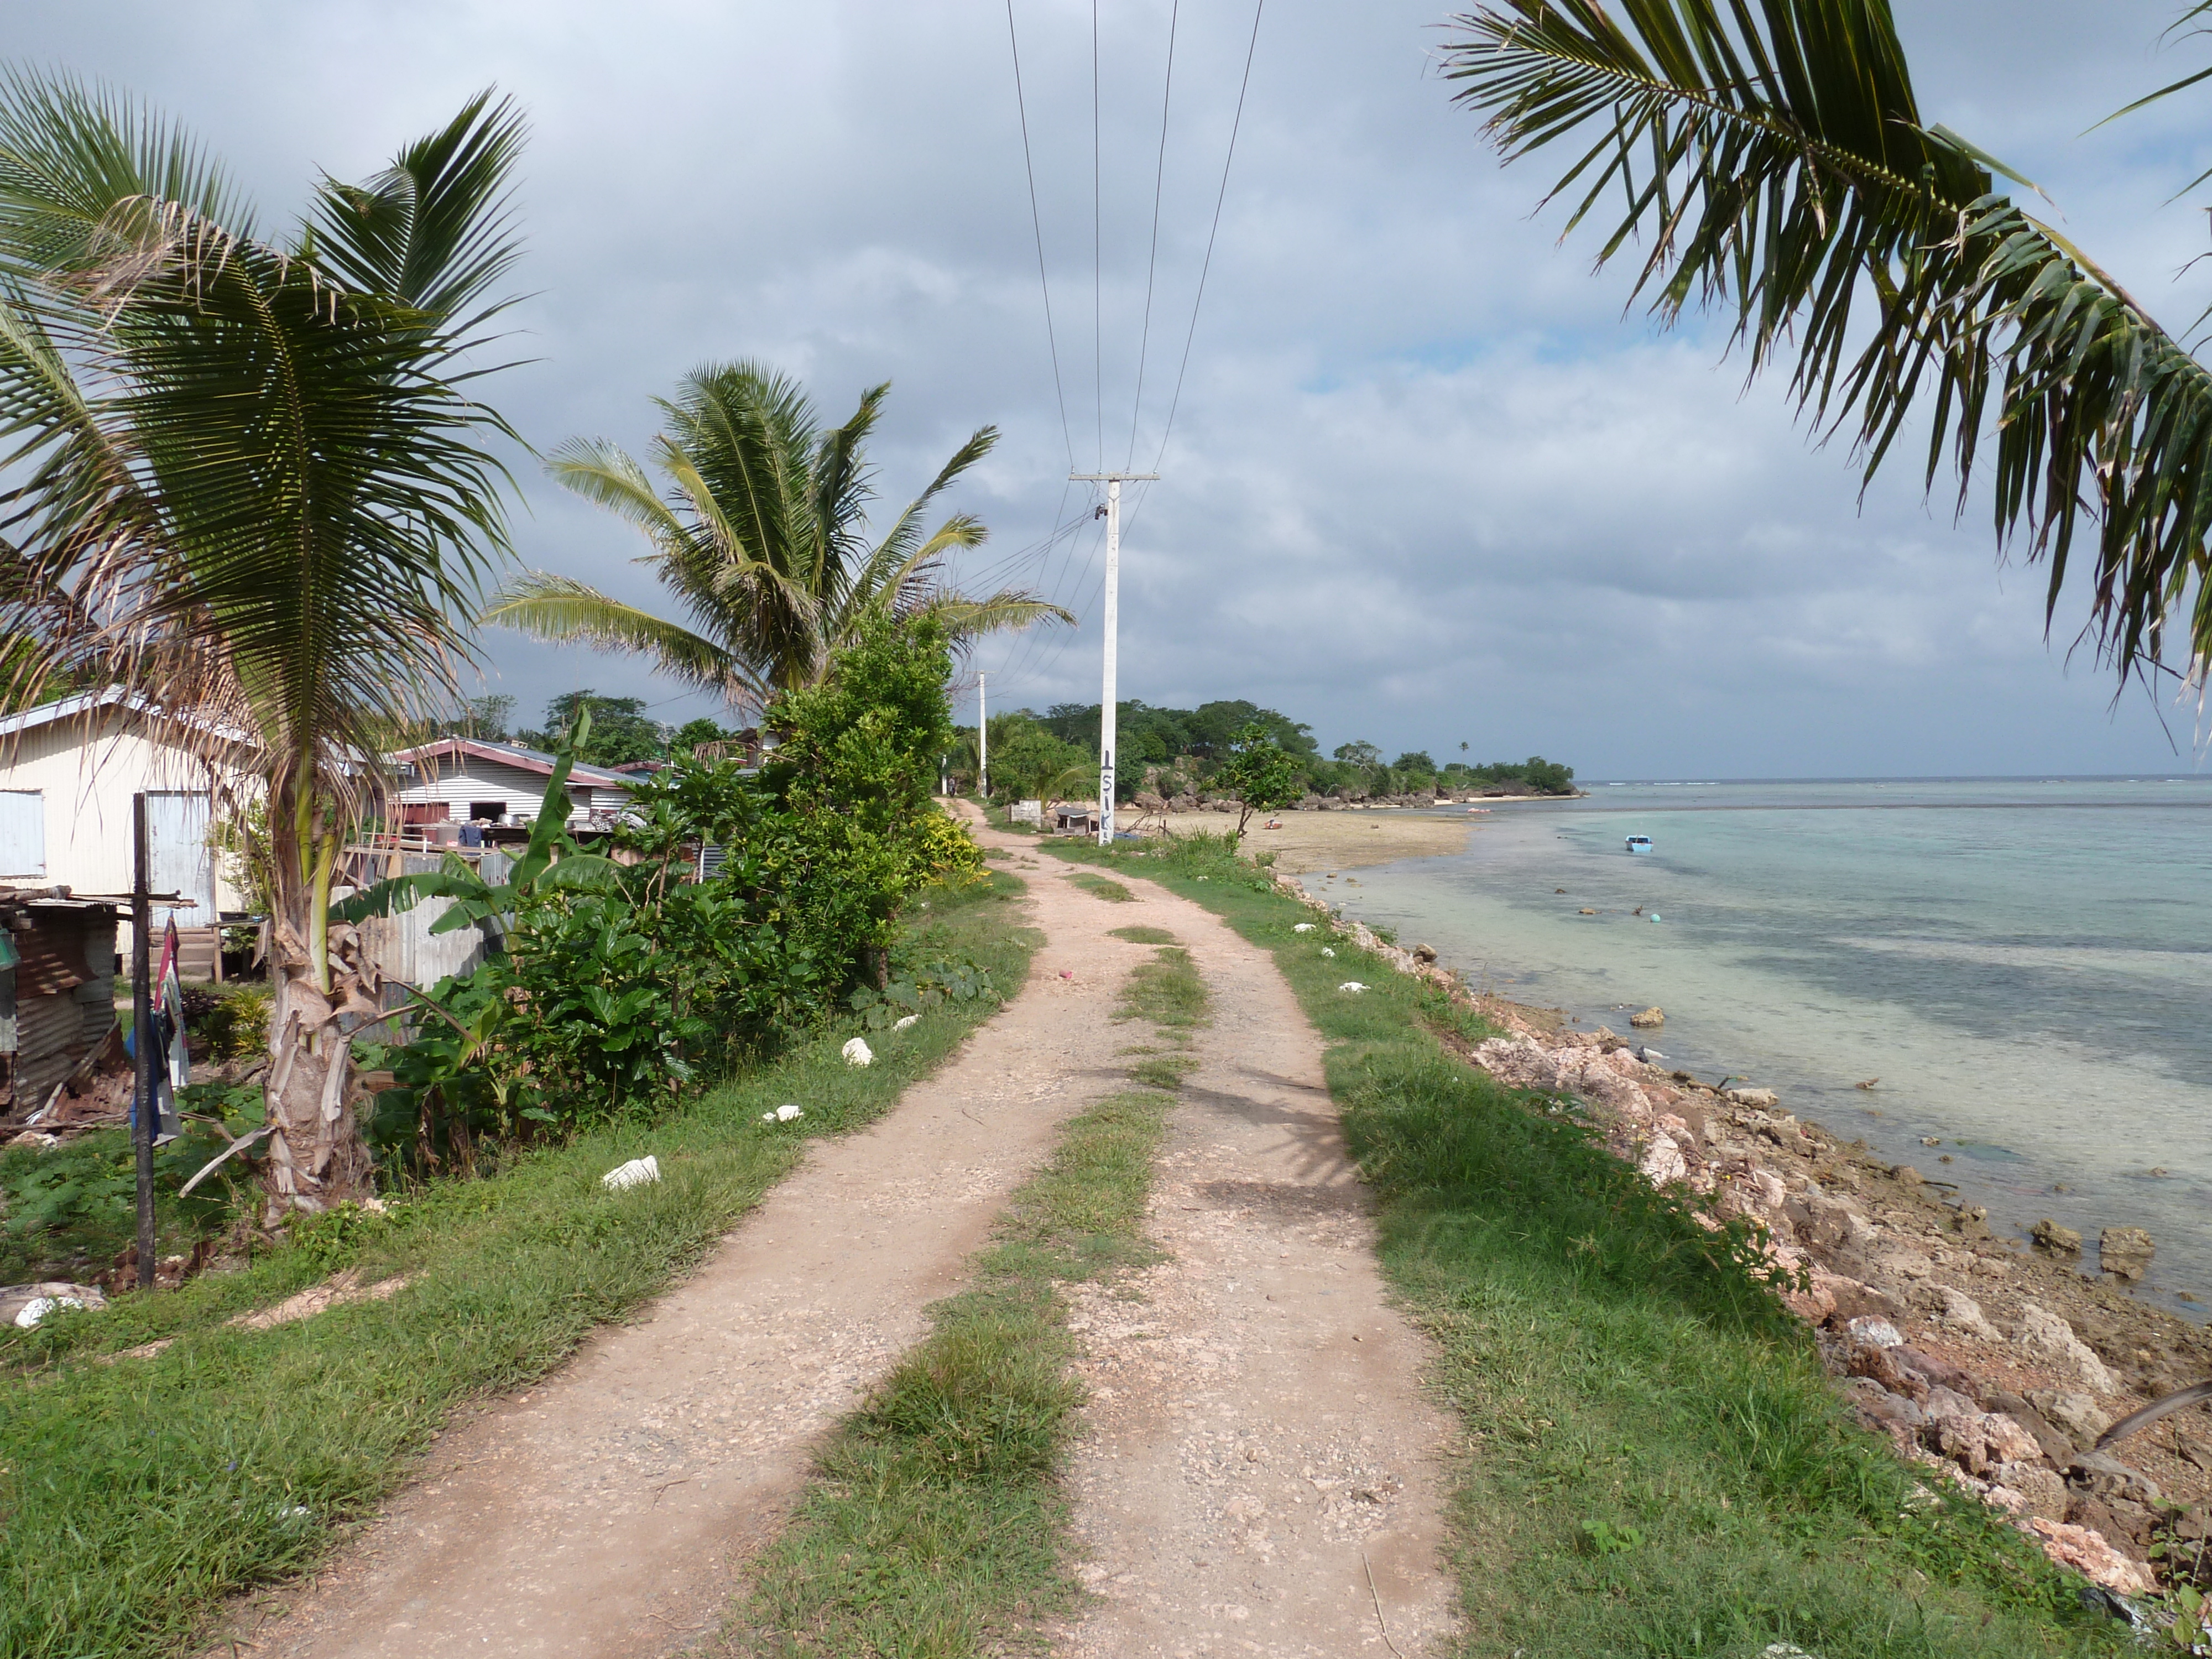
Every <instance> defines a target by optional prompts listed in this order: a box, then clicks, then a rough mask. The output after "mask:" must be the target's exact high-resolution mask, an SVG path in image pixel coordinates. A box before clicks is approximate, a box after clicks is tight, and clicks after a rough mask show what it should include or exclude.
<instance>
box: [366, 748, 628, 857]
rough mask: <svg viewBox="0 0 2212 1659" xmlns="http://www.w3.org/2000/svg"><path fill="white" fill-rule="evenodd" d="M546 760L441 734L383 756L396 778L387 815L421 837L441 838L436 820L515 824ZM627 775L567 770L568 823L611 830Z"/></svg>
mask: <svg viewBox="0 0 2212 1659" xmlns="http://www.w3.org/2000/svg"><path fill="white" fill-rule="evenodd" d="M554 758H555V757H553V756H551V755H549V754H547V753H546V752H545V751H544V750H542V749H526V748H524V747H523V746H522V745H521V744H513V743H493V742H491V741H490V740H489V739H488V738H462V737H449V738H437V739H436V740H435V741H434V742H430V743H424V744H416V746H415V747H413V748H411V749H401V750H395V751H393V752H392V754H390V755H388V756H386V760H388V761H389V762H390V763H391V764H392V769H393V771H394V772H395V773H396V774H397V775H398V782H399V789H398V793H396V794H395V795H394V796H393V797H392V812H393V816H394V817H396V818H397V819H398V821H399V822H400V823H403V824H404V825H406V826H408V827H410V828H412V829H418V830H420V831H421V832H422V833H423V834H424V835H426V836H428V838H430V839H433V840H436V839H442V837H441V836H438V835H437V834H436V833H435V831H436V827H437V826H438V825H440V824H446V823H451V824H456V825H459V824H467V823H475V824H477V825H479V826H483V825H491V824H523V823H532V822H534V821H535V820H536V818H537V817H538V806H539V805H540V804H541V803H542V802H543V801H544V798H545V786H546V784H547V782H548V781H550V779H551V777H552V775H553V766H554ZM636 786H637V778H636V777H635V775H630V774H625V773H622V772H616V771H611V770H609V769H606V768H605V767H599V766H586V765H584V764H583V763H581V762H578V763H575V764H574V765H573V766H571V767H570V768H569V770H568V827H569V828H570V829H611V828H612V827H613V825H614V821H615V818H616V817H617V814H619V813H620V812H621V811H622V810H623V807H625V806H627V805H629V794H630V791H631V790H632V789H634V788H635V787H636Z"/></svg>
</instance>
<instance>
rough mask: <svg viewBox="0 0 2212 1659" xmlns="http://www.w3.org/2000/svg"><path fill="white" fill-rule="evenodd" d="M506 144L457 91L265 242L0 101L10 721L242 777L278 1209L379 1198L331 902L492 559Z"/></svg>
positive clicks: (362, 1008) (87, 112)
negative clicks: (358, 1105)
mask: <svg viewBox="0 0 2212 1659" xmlns="http://www.w3.org/2000/svg"><path fill="white" fill-rule="evenodd" d="M522 137H523V124H522V121H521V118H520V115H519V114H518V113H517V112H515V111H514V110H513V108H512V107H511V106H509V105H508V104H506V103H503V102H495V100H494V99H493V98H492V96H491V94H489V93H487V94H483V95H480V96H478V97H477V98H474V99H472V100H470V102H469V103H468V104H467V105H466V106H465V107H464V108H463V109H462V111H461V112H460V113H459V115H457V116H456V117H455V118H453V121H452V122H451V123H449V124H448V125H447V126H445V127H444V128H442V129H441V130H440V131H437V132H435V133H433V134H431V135H430V136H429V137H426V138H423V139H422V140H421V141H419V142H418V143H414V144H411V145H410V146H408V147H407V148H406V149H404V150H402V151H401V152H400V154H399V155H398V159H397V160H395V161H393V163H392V166H391V167H390V168H389V169H388V170H386V172H384V173H380V175H378V176H377V177H376V178H374V179H371V180H370V181H369V182H368V183H367V184H366V185H359V186H356V185H345V184H342V183H340V182H338V181H337V180H335V179H330V178H328V177H325V178H324V179H320V180H319V182H318V183H317V184H316V185H315V186H314V191H313V209H312V212H311V215H310V217H309V219H308V221H307V223H306V224H304V225H303V226H301V228H300V229H299V230H298V231H297V232H296V233H295V234H292V235H291V236H289V238H287V239H286V240H283V241H278V240H268V239H265V238H264V237H262V236H261V235H259V234H258V233H257V232H256V230H255V228H254V224H253V220H252V215H251V213H250V212H249V210H247V208H246V204H244V203H243V202H241V201H240V199H239V198H238V197H236V196H235V195H234V192H233V191H232V190H231V188H230V186H229V185H228V183H227V182H226V181H225V180H224V179H223V176H222V173H221V171H220V170H219V169H218V168H217V167H216V166H215V165H214V164H213V163H211V162H210V161H208V160H207V158H206V157H205V156H204V155H203V153H202V152H201V151H200V150H199V149H198V148H197V146H196V145H195V144H194V143H192V142H191V139H190V138H189V137H186V136H185V134H184V133H182V132H181V131H179V130H178V129H176V128H175V127H173V126H172V125H169V124H168V123H167V122H166V121H164V120H163V119H162V118H160V117H159V116H157V115H155V114H154V113H153V112H149V111H148V110H146V109H143V108H142V107H140V106H137V105H134V104H132V103H131V102H129V101H127V100H124V99H122V98H120V97H118V96H117V95H115V94H110V93H107V92H105V91H94V90H92V89H88V88H85V87H84V86H82V85H81V84H79V83H77V82H74V81H71V80H69V79H67V78H64V77H60V76H37V75H31V74H27V73H21V72H18V73H15V74H11V75H7V76H0V477H6V478H7V479H9V482H10V483H11V485H12V488H10V489H9V490H8V492H7V495H6V496H5V500H4V511H5V513H6V520H5V524H4V526H0V536H4V538H5V539H4V540H0V638H7V639H10V640H13V641H31V642H32V646H31V648H30V649H29V651H28V652H27V653H26V654H25V655H23V656H22V657H21V658H19V659H18V660H16V661H15V663H14V664H13V665H12V666H13V668H14V670H15V690H16V692H17V694H18V695H20V696H37V695H38V691H39V687H40V684H42V683H44V684H52V683H54V682H55V681H56V680H57V679H58V678H64V677H66V678H70V679H74V681H75V682H76V683H78V684H120V685H122V686H124V687H125V688H127V689H128V690H130V691H131V692H132V693H133V694H135V695H134V696H133V698H132V700H131V707H133V708H136V709H137V710H139V711H140V718H141V719H142V720H143V723H144V724H145V725H146V726H148V727H149V728H150V729H158V730H160V731H161V732H162V733H164V734H165V735H167V737H169V738H172V739H173V740H174V741H176V742H178V743H180V744H184V745H185V746H186V747H187V748H192V749H196V750H199V751H200V752H203V753H205V754H209V755H210V757H212V755H213V754H214V753H216V752H217V751H220V752H222V753H223V754H224V755H225V756H227V757H232V758H235V757H238V756H240V755H243V756H245V757H247V763H248V766H249V768H250V770H251V772H252V779H251V781H250V782H249V783H248V785H247V786H246V788H245V790H244V793H246V794H247V795H250V796H251V797H252V804H258V805H260V806H261V807H262V808H263V809H264V811H263V812H261V813H252V814H241V815H240V816H241V817H248V818H252V819H258V820H262V821H265V823H266V826H267V828H266V832H265V836H258V837H256V841H255V844H254V845H253V846H252V848H251V849H250V853H251V855H252V857H253V858H254V860H255V861H256V862H257V863H258V865H259V866H261V868H262V871H263V872H264V875H265V881H266V890H267V891H268V893H269V896H270V906H271V912H272V914H271V922H272V927H271V938H270V961H271V967H272V977H273V978H274V979H275V981H276V994H275V998H274V1007H273V1011H272V1017H271V1019H270V1040H269V1069H268V1074H267V1077H266V1079H265V1093H266V1101H267V1115H266V1119H265V1122H264V1127H263V1130H262V1133H264V1134H265V1136H266V1139H267V1145H266V1147H265V1149H264V1151H265V1153H266V1158H265V1163H264V1169H265V1171H266V1184H267V1187H268V1190H269V1194H270V1207H271V1210H272V1212H282V1211H284V1210H287V1209H294V1208H296V1209H302V1210H315V1209H319V1208H321V1207H324V1206H326V1205H328V1204H330V1203H331V1202H334V1201H337V1200H343V1199H347V1198H353V1197H359V1196H362V1195H365V1194H367V1193H368V1191H369V1190H370V1187H369V1179H370V1173H371V1171H370V1165H369V1159H368V1155H367V1152H366V1150H365V1148H364V1147H363V1146H362V1139H361V1136H360V1134H359V1133H358V1131H357V1129H356V1125H355V1123H354V1121H353V1117H352V1113H351V1102H350V1100H349V1097H348V1079H349V1066H350V1059H351V1051H350V1037H349V1031H350V1030H351V1029H353V1028H354V1027H356V1025H357V1024H359V1022H360V1020H361V1019H362V1018H367V1017H371V1016H374V1014H375V1013H376V1012H378V1009H377V1006H376V1001H375V997H374V992H375V989H376V986H375V983H374V970H373V969H365V968H364V966H363V965H362V963H360V961H359V959H358V957H357V954H356V953H355V952H353V951H352V950H351V948H350V944H349V939H348V938H347V936H346V935H345V933H343V930H341V931H340V932H339V933H337V935H336V936H334V935H333V933H332V930H331V923H330V921H329V914H330V890H331V882H332V879H333V877H334V874H335V872H336V868H337V861H338V857H339V854H340V851H341V848H342V847H343V842H344V840H345V838H346V836H347V835H348V834H349V830H350V829H351V828H352V826H353V825H354V824H355V823H356V822H357V820H358V818H359V817H360V816H361V815H362V812H363V811H364V810H365V809H367V808H368V807H369V806H371V805H373V804H374V799H375V797H376V795H377V793H378V792H379V787H380V776H379V763H378V760H377V754H378V750H377V743H376V738H377V735H378V733H379V732H383V731H387V730H390V729H392V727H393V726H403V725H404V724H406V723H408V722H410V721H412V720H416V719H418V718H420V717H421V716H422V715H423V714H426V713H428V712H430V711H432V710H433V709H435V708H437V707H440V706H443V705H445V704H446V703H447V700H448V699H449V698H450V697H451V696H453V694H454V691H455V689H456V688H455V685H454V678H453V670H454V667H455V665H456V664H457V662H458V661H459V660H460V659H461V658H462V655H463V653H464V650H465V643H464V639H463V636H462V635H461V634H459V632H458V631H457V627H458V626H459V623H465V619H466V618H467V617H469V616H470V615H471V613H472V611H473V610H474V608H475V606H476V605H477V596H478V592H479V586H478V581H477V578H478V576H479V575H480V574H481V572H482V570H483V567H484V565H485V562H486V561H487V559H488V558H489V557H490V556H496V555H497V554H499V553H501V551H503V550H504V549H505V546H506V532H505V529H504V525H503V518H502V513H503V509H502V504H501V502H502V491H503V489H504V488H505V487H506V479H505V475H504V473H503V471H502V470H501V467H500V465H498V463H497V462H496V461H495V460H494V459H492V458H491V457H490V456H489V454H488V453H486V451H485V450H484V448H483V447H482V446H483V441H484V440H485V438H486V437H487V436H488V435H489V434H491V433H495V432H496V433H505V432H507V428H506V426H505V423H504V422H501V420H500V419H499V417H498V416H496V415H495V414H494V413H493V412H492V411H491V410H489V409H488V408H487V407H485V406H484V404H483V403H482V402H481V401H480V400H479V398H478V395H477V387H476V386H474V385H473V384H472V382H473V381H474V380H477V378H479V377H480V376H481V375H482V374H483V373H484V372H485V368H484V366H483V364H481V363H480V362H476V361H474V360H472V359H471V358H470V357H468V356H467V355H466V354H468V353H469V352H470V351H471V348H474V347H477V346H480V345H481V344H482V343H483V342H484V341H485V340H486V339H487V338H488V334H487V324H488V322H489V319H490V318H491V317H492V316H493V315H494V314H495V313H496V312H497V311H498V309H499V308H500V303H501V302H499V301H495V300H492V299H490V298H488V297H487V296H488V294H489V290H490V289H492V288H493V287H494V286H495V284H496V283H498V282H499V280H500V278H501V276H503V275H504V274H505V273H506V271H507V269H508V267H509V265H510V264H512V262H513V258H514V257H515V244H514V242H513V238H512V236H511V234H510V226H509V217H508V211H507V189H508V180H509V178H510V176H511V173H512V170H513V165H514V161H515V159H516V156H517V155H518V153H519V150H520V145H521V143H522ZM457 619H458V621H457ZM218 787H223V786H221V785H220V784H219V785H218ZM249 804H250V803H248V802H246V801H240V800H234V801H230V802H228V803H225V805H227V806H228V807H230V808H232V809H237V808H241V807H244V806H246V805H249Z"/></svg>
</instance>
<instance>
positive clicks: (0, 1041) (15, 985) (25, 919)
mask: <svg viewBox="0 0 2212 1659" xmlns="http://www.w3.org/2000/svg"><path fill="white" fill-rule="evenodd" d="M117 914H118V907H117V906H116V905H114V904H112V903H109V902H103V901H100V900H97V899H77V898H70V897H69V896H67V890H66V889H61V890H43V891H42V890H23V889H21V888H0V1118H5V1117H9V1116H15V1115H20V1114H22V1113H25V1112H30V1111H35V1110H36V1109H38V1108H39V1107H40V1106H43V1105H45V1104H46V1102H47V1101H48V1100H49V1099H51V1098H52V1097H53V1095H54V1094H55V1093H56V1092H57V1091H59V1089H60V1088H61V1086H62V1085H64V1083H66V1082H67V1081H68V1080H69V1079H70V1078H71V1077H72V1076H74V1075H76V1073H78V1072H79V1070H80V1069H81V1068H85V1067H88V1066H91V1065H92V1064H94V1063H95V1062H96V1060H97V1057H98V1054H99V1051H100V1048H101V1047H102V1046H103V1045H104V1044H106V1042H108V1041H109V1039H110V1038H111V1037H113V1036H115V1034H116V1032H117V1029H118V1028H117V1025H116V1019H115V932H116V921H117Z"/></svg>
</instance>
